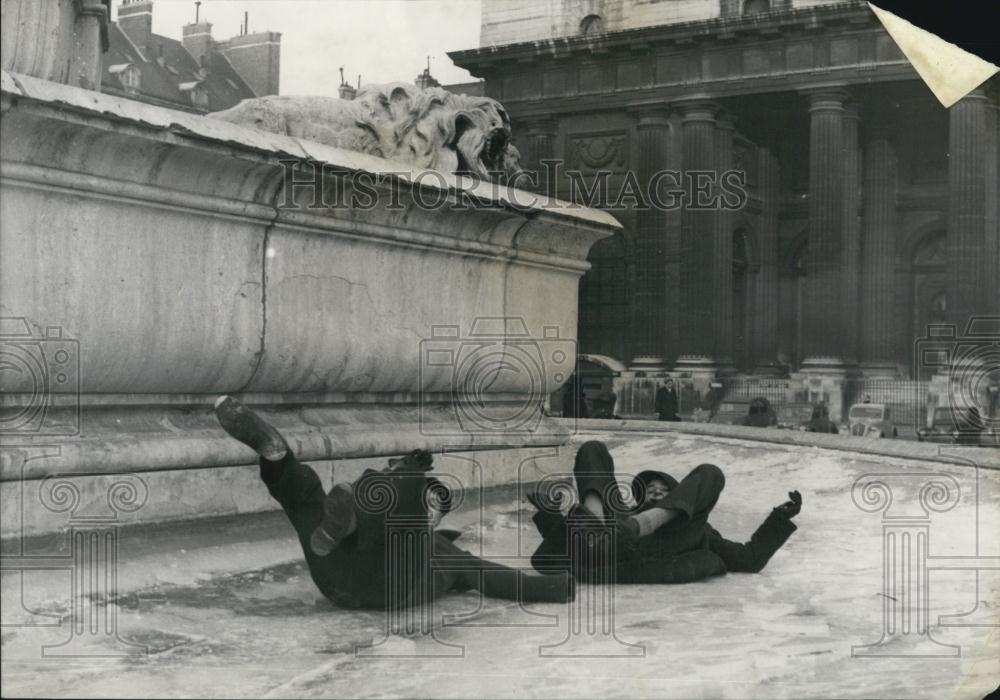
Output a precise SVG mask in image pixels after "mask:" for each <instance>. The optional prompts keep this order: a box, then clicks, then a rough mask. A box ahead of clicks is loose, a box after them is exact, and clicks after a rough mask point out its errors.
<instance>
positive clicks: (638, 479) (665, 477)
mask: <svg viewBox="0 0 1000 700" xmlns="http://www.w3.org/2000/svg"><path fill="white" fill-rule="evenodd" d="M655 480H659V481H662V482H663V483H664V484H666V485H667V490H668V491H673V490H674V489H675V488H677V479H675V478H674V477H672V476H670V475H669V474H667V473H665V472H658V471H655V470H653V469H647V470H646V471H641V472H639V473H638V474H636V475H635V478H634V479H632V498H634V499H635V502H636V504H637V505H640V506H641V505H642V504H643V502H644V501H645V500H646V488H647V487H648V486H649V482H650V481H655Z"/></svg>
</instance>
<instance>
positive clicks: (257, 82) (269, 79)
mask: <svg viewBox="0 0 1000 700" xmlns="http://www.w3.org/2000/svg"><path fill="white" fill-rule="evenodd" d="M249 27H250V18H249V16H246V15H244V20H243V27H242V33H241V34H240V35H239V36H234V37H233V38H232V39H230V40H229V41H227V42H225V43H224V44H222V45H220V46H219V50H221V51H222V53H224V54H225V56H226V58H228V59H229V62H230V63H232V64H233V68H235V69H236V72H237V73H239V74H240V77H242V78H243V80H245V81H246V83H247V85H249V86H250V87H251V89H253V91H254V93H255V94H256V95H257V96H258V97H264V96H265V95H277V94H278V89H279V86H280V80H279V77H280V72H281V34H280V33H279V32H269V31H263V32H255V33H253V34H251V33H250V29H249Z"/></svg>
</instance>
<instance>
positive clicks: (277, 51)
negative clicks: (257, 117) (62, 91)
mask: <svg viewBox="0 0 1000 700" xmlns="http://www.w3.org/2000/svg"><path fill="white" fill-rule="evenodd" d="M198 4H199V5H200V3H198ZM153 11H154V2H153V1H152V0H123V2H122V4H121V6H120V7H118V21H117V22H113V23H111V25H110V27H109V30H108V39H109V40H108V47H107V51H106V53H105V55H104V60H103V74H102V79H101V91H102V92H107V93H111V94H117V95H121V96H123V97H128V98H130V99H134V100H140V101H143V102H149V103H151V104H156V105H159V106H162V107H170V108H173V109H182V110H185V111H189V112H197V113H206V112H216V111H220V110H224V109H228V108H230V107H233V106H235V105H236V104H238V103H239V102H240V101H241V100H245V99H249V98H252V97H263V96H265V95H276V94H278V90H279V86H280V82H279V72H280V68H281V34H279V33H277V32H271V31H263V32H255V33H250V32H249V30H248V26H247V24H244V26H243V27H242V28H241V31H240V34H239V35H238V36H235V37H232V38H231V39H228V40H225V41H217V40H215V39H214V38H213V37H212V23H211V22H208V21H205V20H203V19H202V18H201V16H200V7H199V8H198V11H197V14H196V16H195V18H194V20H195V21H194V22H192V23H190V24H187V25H185V26H184V27H183V28H182V39H181V40H180V41H178V40H177V39H171V38H169V37H165V36H161V35H159V34H154V33H153Z"/></svg>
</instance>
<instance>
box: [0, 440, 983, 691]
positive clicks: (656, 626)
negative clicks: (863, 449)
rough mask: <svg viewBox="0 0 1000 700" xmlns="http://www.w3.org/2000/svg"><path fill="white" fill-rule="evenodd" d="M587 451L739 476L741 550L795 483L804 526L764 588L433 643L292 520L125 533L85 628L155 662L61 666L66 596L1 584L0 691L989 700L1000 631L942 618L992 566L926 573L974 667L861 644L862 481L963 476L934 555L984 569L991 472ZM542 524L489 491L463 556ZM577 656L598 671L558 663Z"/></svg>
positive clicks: (470, 615)
mask: <svg viewBox="0 0 1000 700" xmlns="http://www.w3.org/2000/svg"><path fill="white" fill-rule="evenodd" d="M580 437H581V439H586V438H600V439H604V440H606V441H607V442H608V444H609V447H610V449H611V452H612V454H613V456H614V457H615V459H616V463H617V464H618V465H619V470H620V471H622V472H625V471H628V472H635V471H638V470H640V469H644V468H653V467H657V468H663V467H666V468H667V470H668V471H670V472H671V473H673V474H674V475H676V476H683V474H684V473H685V472H686V471H687V470H688V469H690V467H692V466H694V465H696V464H698V463H701V462H714V463H716V464H720V465H721V466H723V468H724V470H725V472H726V476H727V485H726V490H725V492H724V493H723V495H722V498H721V499H720V502H719V504H718V506H717V507H716V510H715V513H714V514H713V517H712V523H713V525H714V526H715V527H716V528H718V529H719V530H720V531H721V532H722V533H723V534H724V535H726V536H728V537H730V538H732V539H747V538H749V536H750V534H751V533H752V531H753V529H754V528H755V527H756V525H757V524H758V523H759V522H760V521H761V520H762V519H763V517H764V516H765V515H766V514H767V513H768V511H769V509H770V508H771V507H772V506H773V505H775V504H777V503H778V502H780V501H781V500H782V499H783V498H784V497H785V492H786V491H788V490H789V489H791V488H798V489H800V490H801V491H802V493H803V496H804V500H805V503H804V508H803V511H802V513H801V515H800V516H799V517H798V518H797V519H796V522H797V523H798V524H799V530H798V531H797V532H796V533H795V534H794V535H793V536H792V538H791V540H790V541H789V542H788V544H787V545H786V546H785V548H783V549H782V550H781V551H779V552H778V553H777V555H776V556H775V557H774V558H773V559H772V561H771V563H770V564H769V566H768V567H767V569H765V571H764V572H762V573H761V574H757V575H751V574H728V575H726V576H724V577H722V578H718V579H715V580H712V581H709V582H703V583H696V584H687V585H681V586H631V587H626V586H620V587H618V588H617V589H615V590H614V591H613V592H612V591H610V590H607V589H600V588H587V587H582V588H581V589H580V591H579V596H578V600H577V604H576V606H575V607H574V606H564V605H537V606H530V607H528V608H527V609H519V608H518V607H517V606H516V605H513V604H510V603H507V602H505V601H495V600H488V599H484V600H480V597H479V595H478V594H476V593H474V592H473V593H465V594H456V595H452V596H449V597H448V598H447V599H445V600H444V601H442V604H441V605H440V606H439V607H436V608H435V610H434V611H433V620H434V632H433V633H431V634H418V635H416V636H412V637H405V636H398V635H391V636H389V637H388V638H387V636H386V618H385V616H384V615H383V614H381V613H376V612H366V611H361V612H358V611H345V610H339V609H337V608H335V607H334V606H333V605H331V604H329V603H328V602H326V601H325V600H324V599H322V598H321V597H320V595H319V594H318V593H317V592H316V590H315V589H314V587H313V585H312V583H311V581H310V580H309V577H308V573H307V572H306V571H305V569H304V568H303V566H302V564H301V555H300V553H299V551H298V545H297V542H296V541H295V540H294V538H293V536H292V531H291V528H290V527H289V526H288V525H287V524H286V523H284V521H283V520H282V518H281V516H280V514H277V513H266V514H259V515H253V516H240V517H236V518H228V519H214V520H211V521H202V522H195V523H181V524H173V525H163V526H157V527H147V528H137V529H126V530H123V531H122V533H121V551H120V554H121V564H120V567H119V571H120V573H119V584H120V588H119V590H120V591H121V595H120V596H119V598H118V599H117V601H116V603H115V604H114V605H112V606H109V607H108V608H102V609H95V608H90V609H87V610H85V613H86V612H92V611H95V612H99V613H105V614H106V613H107V612H109V611H111V610H113V611H114V612H116V613H117V625H118V635H119V637H120V638H121V639H122V640H124V641H125V642H126V643H129V644H133V645H138V646H140V647H146V653H137V654H132V655H131V656H126V657H122V658H95V657H92V656H78V657H74V658H50V657H43V656H42V649H41V647H42V645H46V644H50V645H52V644H59V643H61V642H64V641H66V640H67V639H68V638H69V629H68V625H67V624H66V621H68V620H69V619H70V617H69V614H70V608H69V601H68V600H67V599H66V595H65V593H62V594H60V593H59V585H60V582H59V581H58V580H57V577H55V576H52V575H50V576H48V577H45V576H43V575H41V574H38V573H36V574H25V575H24V585H23V586H22V585H21V582H20V581H19V580H18V578H19V577H20V576H21V575H20V574H17V573H7V572H5V573H4V577H3V608H4V623H5V627H4V628H3V638H2V651H3V661H2V680H3V695H4V696H5V697H19V696H29V695H30V696H55V697H65V696H71V695H72V696H82V697H93V696H98V695H102V696H108V695H110V696H117V697H144V696H166V697H187V696H201V697H255V696H265V697H405V696H415V697H484V696H486V697H517V696H531V697H572V698H589V697H626V696H627V697H676V698H690V697H708V698H712V697H726V698H744V697H759V698H775V697H788V698H804V697H824V698H840V697H885V698H889V697H926V698H945V697H947V698H953V697H968V698H980V697H982V696H983V695H985V694H986V693H987V692H988V691H989V690H991V689H992V688H993V687H994V686H995V685H996V678H997V676H998V674H1000V662H998V661H997V659H998V658H1000V643H998V640H997V637H996V634H995V629H990V628H981V627H980V628H977V627H938V626H937V625H936V623H937V618H938V615H941V614H945V615H947V614H956V613H963V612H966V611H968V610H971V609H973V608H974V607H975V605H976V603H977V600H976V599H977V597H978V598H980V599H981V600H980V601H979V602H980V610H979V612H980V613H983V614H985V615H986V616H987V617H990V616H992V619H993V620H996V618H997V614H998V609H997V606H998V604H1000V580H998V576H997V572H996V571H983V572H981V574H980V580H979V595H978V596H977V594H976V575H975V573H974V572H971V571H941V572H938V571H935V572H932V575H931V576H930V583H931V589H930V605H931V609H930V612H929V615H930V621H931V625H932V632H933V636H934V639H936V640H937V641H938V642H940V643H941V644H950V645H960V646H961V656H960V657H959V656H951V657H944V658H908V657H901V658H882V659H880V658H853V657H852V656H851V647H852V646H854V645H863V644H870V643H873V642H876V641H878V639H879V638H880V636H881V633H882V606H883V602H884V601H885V597H884V596H883V567H882V562H883V555H882V539H881V538H882V526H881V516H880V515H879V514H878V513H866V512H863V511H861V510H860V509H859V508H858V507H857V505H856V504H855V503H854V501H853V500H852V497H851V487H852V484H853V483H854V481H855V479H856V478H857V477H859V476H861V475H864V474H870V473H878V474H884V473H892V474H902V475H904V476H903V482H902V483H901V485H897V486H896V487H895V489H896V490H895V491H894V498H895V499H896V501H895V502H896V503H897V504H898V505H903V504H911V503H916V502H917V499H918V495H919V489H920V487H921V484H922V483H923V482H925V481H926V480H927V477H928V475H931V474H943V475H946V476H948V477H951V478H953V479H954V480H955V483H956V484H958V486H959V487H960V490H961V495H960V496H959V499H958V505H957V506H956V507H955V508H953V509H951V510H949V511H947V512H944V513H940V514H934V515H933V517H932V518H931V521H930V525H931V526H930V543H929V551H930V554H931V555H932V556H936V557H940V556H945V555H948V556H963V557H968V556H970V555H972V554H973V553H975V551H976V541H975V539H976V534H975V533H976V526H977V511H976V507H975V506H976V496H975V494H976V486H977V484H976V476H977V472H976V470H974V469H970V468H968V467H965V466H950V465H946V464H933V463H930V462H917V461H910V460H903V459H899V458H886V457H883V456H863V455H857V454H850V453H845V452H838V451H831V450H824V449H817V448H804V447H799V446H794V445H787V446H786V445H774V444H769V443H762V442H750V441H745V440H737V439H731V438H730V439H722V438H719V439H714V440H706V439H704V438H701V437H699V436H693V435H687V436H684V435H677V434H674V435H670V436H666V435H663V434H660V435H642V434H636V433H621V432H617V433H600V432H593V433H588V434H587V435H586V436H580ZM978 477H979V482H978V493H979V496H978V499H979V500H978V503H979V509H978V527H979V530H980V532H982V533H989V532H996V531H998V529H1000V527H998V526H1000V473H998V472H996V471H979V472H978ZM530 514H531V507H530V506H528V505H527V504H526V503H523V502H522V500H520V499H519V498H518V494H517V491H516V489H514V488H511V487H504V488H499V489H490V490H487V491H486V492H484V501H483V503H482V506H481V507H480V504H479V503H478V499H477V498H475V497H473V498H470V499H468V500H467V501H466V504H465V506H464V507H463V509H462V510H461V511H460V512H458V513H455V514H452V515H449V516H448V518H447V519H446V521H445V523H444V525H445V526H448V527H455V528H458V529H461V530H462V531H463V535H462V537H461V538H460V539H459V540H458V541H459V543H461V544H463V545H464V546H465V547H467V548H469V549H471V550H472V551H481V552H482V553H483V554H484V555H485V556H487V557H490V558H494V559H498V560H505V561H508V563H511V562H515V561H516V557H517V556H518V555H522V556H523V555H527V554H530V552H531V551H532V550H533V548H534V546H535V544H536V543H537V540H538V536H537V534H536V533H535V531H534V528H533V526H532V525H531V522H530ZM34 544H37V543H34ZM54 545H55V541H54V540H53V542H52V543H51V546H52V551H56V549H55V546H54ZM480 545H481V548H480ZM980 547H981V549H980V554H981V555H983V556H993V557H996V556H997V555H998V552H997V551H996V550H997V545H996V543H995V541H993V539H992V538H989V537H986V536H984V537H983V541H982V542H981V543H980ZM5 551H6V550H5ZM522 561H523V560H522ZM61 585H62V586H63V588H62V590H63V591H65V590H66V587H65V586H66V582H65V581H62V583H61ZM608 595H610V596H611V597H608ZM22 600H23V605H22ZM602 600H604V601H610V600H613V601H614V611H613V616H611V615H606V616H603V617H602V618H601V619H602V620H606V621H607V624H608V625H609V627H610V629H613V630H614V634H613V635H610V634H609V635H605V634H586V625H584V627H583V628H582V631H583V632H584V633H583V634H580V635H570V634H569V624H570V619H571V617H572V616H573V614H574V612H573V611H574V610H576V611H579V610H581V609H583V608H585V607H586V606H587V605H588V604H589V605H591V606H593V605H600V603H601V601H602ZM25 607H27V608H28V609H31V610H34V611H35V612H36V613H48V614H55V615H60V616H62V619H63V623H62V624H61V625H60V626H58V627H24V626H11V625H10V623H11V622H15V623H16V622H20V623H21V624H23V623H25V622H28V621H29V616H28V615H27V614H25V613H23V612H22V613H21V619H20V620H13V619H11V617H12V613H11V611H18V610H23V609H24V608H25ZM39 620H40V618H38V617H37V616H36V617H35V618H34V621H35V622H36V623H37V622H38V621H39ZM599 630H600V628H598V631H599ZM383 640H386V641H384V642H383ZM112 642H113V639H110V638H103V639H98V640H91V641H88V644H89V645H90V646H89V647H88V648H87V649H85V650H84V651H85V652H86V653H94V652H99V653H100V652H103V653H107V652H109V651H111V650H112V649H113V646H114V645H113V644H112ZM570 653H584V654H589V655H590V656H589V657H583V658H563V657H560V656H551V654H556V655H558V654H570ZM366 654H376V655H378V654H389V655H393V656H389V657H388V658H371V657H369V656H366Z"/></svg>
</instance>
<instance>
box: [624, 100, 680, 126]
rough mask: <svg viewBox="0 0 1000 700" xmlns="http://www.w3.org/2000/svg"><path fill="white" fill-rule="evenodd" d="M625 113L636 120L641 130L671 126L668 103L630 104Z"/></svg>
mask: <svg viewBox="0 0 1000 700" xmlns="http://www.w3.org/2000/svg"><path fill="white" fill-rule="evenodd" d="M625 111H626V112H628V113H629V114H631V115H632V116H633V117H635V118H636V120H637V124H636V125H637V126H638V127H639V128H640V129H643V128H648V127H652V126H669V125H670V105H669V104H667V103H666V102H646V103H637V104H630V105H627V106H626V107H625Z"/></svg>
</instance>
